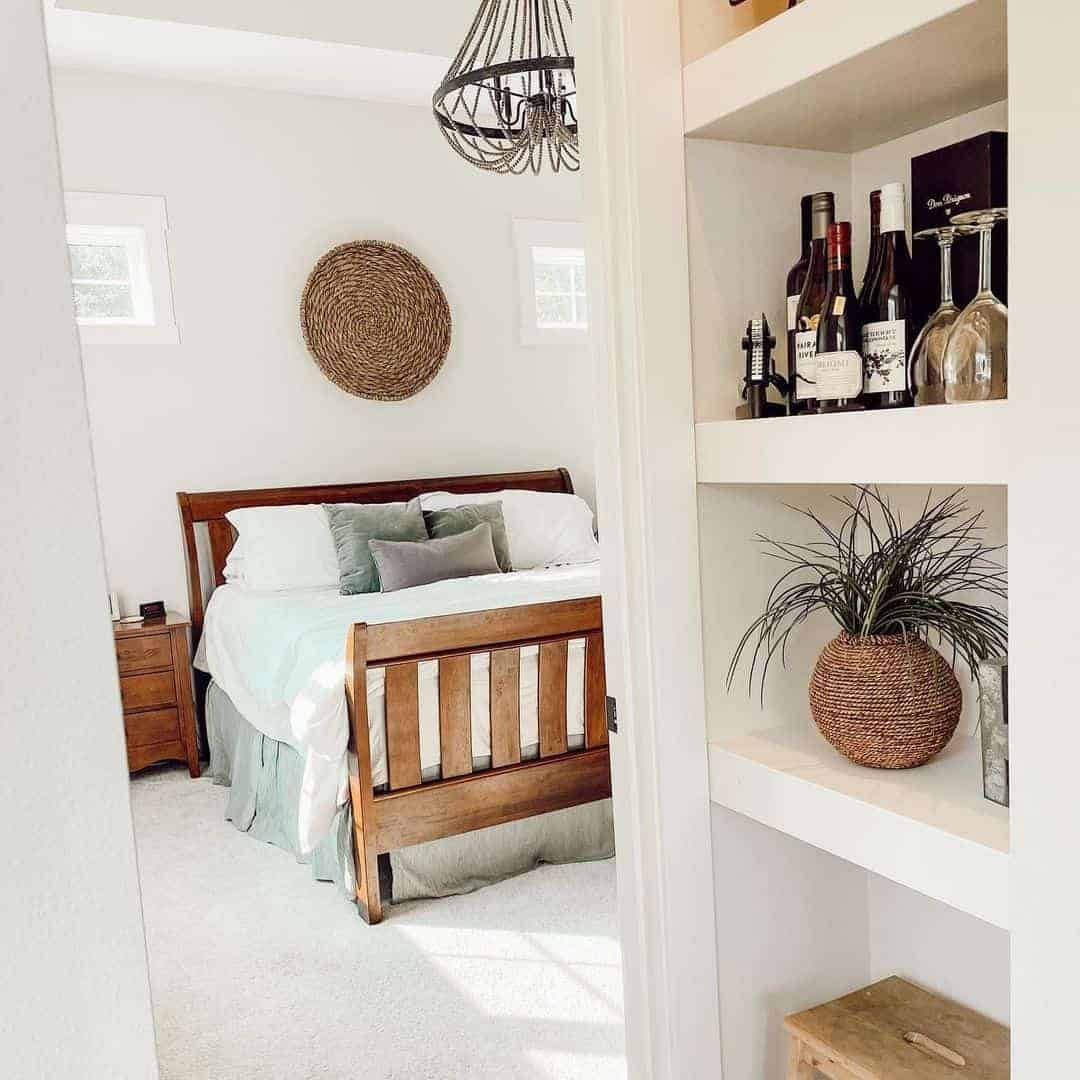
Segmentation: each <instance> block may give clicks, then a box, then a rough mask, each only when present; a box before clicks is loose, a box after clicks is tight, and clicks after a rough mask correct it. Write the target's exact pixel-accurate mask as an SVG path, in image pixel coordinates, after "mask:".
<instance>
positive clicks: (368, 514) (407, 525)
mask: <svg viewBox="0 0 1080 1080" xmlns="http://www.w3.org/2000/svg"><path fill="white" fill-rule="evenodd" d="M323 510H325V511H326V519H327V521H328V522H329V523H330V535H331V536H332V537H333V539H334V550H335V551H336V552H337V561H338V578H339V582H340V585H341V595H342V596H352V595H353V594H355V593H369V592H378V591H379V572H378V570H377V569H376V568H375V561H374V559H372V557H371V549H370V548H369V547H368V541H370V540H373V539H375V540H426V539H427V529H426V528H425V526H424V515H423V513H422V512H421V510H420V503H419V501H418V500H416V499H413V500H412V502H407V503H324V504H323Z"/></svg>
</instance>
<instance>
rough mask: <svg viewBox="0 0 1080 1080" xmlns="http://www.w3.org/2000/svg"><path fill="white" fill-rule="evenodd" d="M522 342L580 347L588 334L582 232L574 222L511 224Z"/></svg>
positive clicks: (521, 222) (525, 343)
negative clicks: (515, 244)
mask: <svg viewBox="0 0 1080 1080" xmlns="http://www.w3.org/2000/svg"><path fill="white" fill-rule="evenodd" d="M514 235H515V239H516V242H517V255H518V286H519V292H520V307H521V341H522V344H524V345H547V344H563V345H566V344H584V343H585V341H586V340H587V336H588V330H589V306H588V293H587V290H586V284H585V230H584V227H583V226H582V225H581V224H580V222H575V221H515V222H514Z"/></svg>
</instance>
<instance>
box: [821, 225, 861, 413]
mask: <svg viewBox="0 0 1080 1080" xmlns="http://www.w3.org/2000/svg"><path fill="white" fill-rule="evenodd" d="M827 243H828V262H829V275H828V280H827V282H826V285H825V303H824V305H823V308H822V312H821V320H820V322H819V323H818V328H817V356H816V369H815V381H816V384H817V385H816V389H815V393H816V394H817V402H818V412H823V413H824V412H848V411H851V410H853V409H861V408H863V404H862V402H861V401H860V400H859V398H860V397H861V395H862V388H863V359H862V354H861V353H860V352H859V347H860V344H861V341H862V319H861V318H860V315H859V300H858V297H857V296H856V295H855V284H854V282H853V281H852V280H851V222H850V221H839V222H837V223H836V224H834V225H830V226H829V232H828V241H827Z"/></svg>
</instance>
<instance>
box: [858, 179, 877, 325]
mask: <svg viewBox="0 0 1080 1080" xmlns="http://www.w3.org/2000/svg"><path fill="white" fill-rule="evenodd" d="M880 257H881V189H880V188H879V189H877V190H875V191H871V192H870V248H869V250H868V251H867V255H866V273H865V274H864V275H863V279H862V284H861V285H860V286H859V307H860V308H861V307H862V306H863V304H864V303H865V301H866V297H867V295H868V294H869V292H870V290H871V289H872V288H873V285H874V279H875V278H876V276H877V270H878V260H879V258H880Z"/></svg>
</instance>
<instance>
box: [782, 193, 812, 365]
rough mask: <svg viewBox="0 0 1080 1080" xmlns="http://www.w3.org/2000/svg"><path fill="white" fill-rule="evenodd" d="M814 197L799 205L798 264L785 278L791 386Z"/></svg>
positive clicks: (806, 268) (808, 257)
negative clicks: (800, 227) (796, 329)
mask: <svg viewBox="0 0 1080 1080" xmlns="http://www.w3.org/2000/svg"><path fill="white" fill-rule="evenodd" d="M813 203H814V197H813V196H812V195H804V196H803V197H802V202H801V203H800V204H799V210H800V216H801V222H802V245H801V247H800V248H799V259H798V262H796V263H795V265H794V266H793V267H792V268H791V269H790V270H789V271H788V276H787V381H788V386H791V380H792V377H793V376H794V374H795V328H796V326H797V325H798V323H797V322H796V320H797V319H798V317H799V296H800V295H801V293H802V287H803V285H804V283H805V282H806V271H807V270H808V269H809V266H810V217H811V208H812V207H813Z"/></svg>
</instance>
